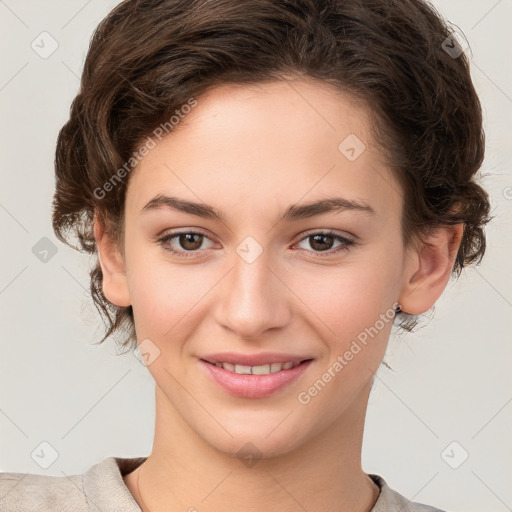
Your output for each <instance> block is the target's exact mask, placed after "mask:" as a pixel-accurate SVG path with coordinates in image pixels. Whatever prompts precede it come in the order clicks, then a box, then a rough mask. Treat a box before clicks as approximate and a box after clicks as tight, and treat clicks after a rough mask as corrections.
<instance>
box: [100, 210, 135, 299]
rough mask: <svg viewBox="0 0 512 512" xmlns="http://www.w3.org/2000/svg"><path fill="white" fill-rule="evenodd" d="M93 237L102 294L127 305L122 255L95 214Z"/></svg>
mask: <svg viewBox="0 0 512 512" xmlns="http://www.w3.org/2000/svg"><path fill="white" fill-rule="evenodd" d="M94 238H95V239H96V247H97V250H98V262H99V264H100V266H101V272H102V274H103V282H102V289H103V295H105V297H106V298H107V300H108V301H109V302H111V303H112V304H114V305H116V306H119V307H127V306H129V305H130V304H131V301H130V293H129V290H128V283H127V280H126V271H125V265H124V261H123V257H122V255H121V253H120V251H119V248H118V247H117V245H116V244H115V242H114V241H113V240H111V239H110V237H109V236H108V235H107V234H106V233H105V231H104V229H103V226H102V225H101V222H100V221H99V220H98V218H97V217H96V216H95V217H94Z"/></svg>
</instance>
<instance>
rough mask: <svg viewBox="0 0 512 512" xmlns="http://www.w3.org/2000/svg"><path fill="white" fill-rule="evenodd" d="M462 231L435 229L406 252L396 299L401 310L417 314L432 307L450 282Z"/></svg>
mask: <svg viewBox="0 0 512 512" xmlns="http://www.w3.org/2000/svg"><path fill="white" fill-rule="evenodd" d="M463 232H464V224H457V225H455V226H443V227H439V228H435V229H434V231H433V232H432V233H431V234H429V235H428V237H427V239H426V240H423V241H422V242H420V243H419V246H417V247H416V248H411V249H410V251H409V254H408V256H407V260H406V265H405V267H406V271H405V274H404V283H403V285H402V289H401V292H400V296H399V299H398V303H399V304H400V308H401V309H402V311H404V312H406V313H409V314H411V315H419V314H421V313H425V312H426V311H428V310H429V309H431V308H432V307H433V306H434V304H435V303H436V301H437V299H439V297H440V296H441V294H442V293H443V290H444V289H445V288H446V285H447V284H448V281H449V279H450V275H451V272H452V269H453V265H454V263H455V258H456V257H457V252H458V250H459V246H460V243H461V240H462V235H463Z"/></svg>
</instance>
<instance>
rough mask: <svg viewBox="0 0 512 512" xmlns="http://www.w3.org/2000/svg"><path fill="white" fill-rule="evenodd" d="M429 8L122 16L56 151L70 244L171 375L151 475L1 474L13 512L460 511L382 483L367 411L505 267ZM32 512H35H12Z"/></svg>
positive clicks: (469, 90) (103, 302) (285, 5)
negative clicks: (420, 322)
mask: <svg viewBox="0 0 512 512" xmlns="http://www.w3.org/2000/svg"><path fill="white" fill-rule="evenodd" d="M457 49H460V48H459V46H458V45H457V42H456V40H455V38H453V37H452V36H451V34H450V32H449V30H448V28H447V26H446V25H445V23H444V22H443V20H442V19H441V17H440V16H439V15H438V14H437V13H436V12H435V11H434V10H433V8H432V7H430V6H429V5H427V4H426V3H424V2H423V1H421V0H410V1H407V2H404V1H403V0H375V1H372V2H368V1H365V0H337V1H336V0H332V1H320V0H282V1H275V0H240V1H237V2H233V1H232V0H216V1H203V0H198V1H193V2H191V1H189V0H158V1H155V0H125V1H123V2H121V3H120V4H119V5H118V6H117V7H116V8H115V9H114V10H113V11H112V12H111V13H110V14H109V15H108V16H107V18H105V20H103V21H102V23H101V24H100V25H99V27H98V29H97V30H96V32H95V34H94V37H93V39H92V41H91V46H90V49H89V52H88V55H87V59H86V62H85V67H84V71H83V75H82V82H81V88H80V91H79V94H78V95H77V97H76V98H75V100H74V102H73V104H72V108H71V115H70V119H69V121H68V122H67V123H66V124H65V126H64V127H63V128H62V130H61V132H60V134H59V137H58V143H57V153H56V178H57V181H56V192H55V198H54V213H53V223H54V224H53V225H54V229H55V233H56V234H57V236H58V237H59V238H60V239H61V240H62V241H63V242H66V243H70V242H69V240H70V237H69V232H70V231H71V233H74V234H75V235H77V236H78V240H79V244H80V249H82V250H84V251H87V252H89V253H91V254H93V255H97V265H96V266H95V268H94V269H93V271H92V272H91V290H92V295H93V298H94V300H95V302H96V304H97V306H98V308H99V311H100V312H101V313H103V314H104V315H105V318H106V319H107V321H108V322H109V326H108V330H107V332H106V335H105V337H104V338H103V340H102V341H104V340H105V339H106V338H107V337H108V336H110V335H112V334H114V333H122V334H124V335H125V341H124V343H123V346H124V347H126V348H127V349H129V350H132V349H138V350H139V351H140V354H141V359H142V361H143V362H144V364H146V366H147V369H148V370H149V372H150V374H151V375H152V377H153V378H154V380H155V383H156V386H155V389H156V396H155V399H156V425H155V435H154V442H153V449H152V452H151V454H150V455H149V456H148V457H141V458H137V459H133V458H120V457H109V458H107V459H105V460H103V461H101V462H99V463H98V464H96V465H95V466H93V467H91V468H90V469H89V470H88V471H86V472H85V473H84V474H83V475H74V476H72V477H71V478H60V477H48V476H42V475H21V474H16V473H4V474H2V475H1V478H0V487H1V490H2V495H3V496H4V500H3V502H2V505H1V506H0V509H1V510H2V511H4V510H5V511H7V510H9V511H10V510H24V511H28V510H102V511H107V510H109V511H114V510H115V511H123V512H137V511H140V510H142V511H143V512H160V511H164V510H165V511H166V512H178V511H196V510H197V511H205V512H206V511H212V512H213V511H232V510H242V509H243V510H245V511H247V512H251V511H253V512H256V511H269V510H280V511H297V510H307V511H308V512H320V511H322V512H325V511H333V512H334V511H336V512H369V511H373V512H384V511H397V512H398V511H406V510H409V511H423V510H425V511H426V510H439V509H434V508H432V507H428V506H426V505H421V504H418V503H412V502H409V501H408V500H407V499H406V498H405V497H403V496H402V495H400V494H399V493H398V492H396V491H394V490H392V489H391V488H390V487H389V486H388V485H387V484H386V481H385V480H384V478H383V477H382V476H379V475H374V474H366V473H365V472H364V471H363V469H362V467H361V448H362V446H361V445H362V436H363V429H364V420H365V414H366V409H367V403H368V396H369V393H370V390H371V387H372V383H373V378H374V374H375V372H376V371H377V369H378V368H379V366H380V364H381V362H382V358H383V356H384V353H385V350H386V346H387V343H388V339H389V335H390V331H391V328H392V326H393V324H394V323H400V324H401V325H402V327H404V328H406V329H412V327H413V325H414V322H415V318H416V315H420V314H422V313H424V312H427V311H429V310H430V309H431V308H432V306H433V305H434V304H435V302H436V301H437V299H438V298H439V297H440V295H441V294H442V292H443V290H444V288H445V287H446V284H447V283H448V281H449V278H450V276H451V275H457V274H458V273H459V272H460V271H461V269H462V268H463V267H465V266H467V265H469V264H471V263H478V262H479V260H480V259H481V257H482V256H483V254H484V249H485V238H484V233H483V226H484V225H485V223H486V222H487V221H488V213H489V202H488V197H487V194H486V193H485V192H484V191H483V190H482V188H481V187H480V186H479V185H478V184H477V183H476V182H475V181H474V176H475V173H476V172H477V170H478V169H479V167H480V165H481V162H482V159H483V152H484V141H483V133H482V125H481V110H480V104H479V100H478V98H477V96H476V94H475V90H474V88H473V85H472V82H471V79H470V73H469V65H468V61H467V59H466V57H465V55H464V53H461V52H458V51H457ZM16 507H18V508H16Z"/></svg>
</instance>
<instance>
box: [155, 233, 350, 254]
mask: <svg viewBox="0 0 512 512" xmlns="http://www.w3.org/2000/svg"><path fill="white" fill-rule="evenodd" d="M180 235H199V236H203V237H205V238H208V237H207V236H206V234H204V233H201V232H198V231H177V232H174V233H169V234H167V235H165V236H164V237H162V238H160V239H159V240H158V241H157V242H158V244H159V245H161V246H162V247H163V248H164V249H165V250H166V251H169V252H171V253H173V254H175V255H177V256H178V257H180V258H192V257H194V256H195V255H196V254H197V253H198V252H200V251H199V250H196V251H177V250H176V249H173V248H172V247H171V246H170V245H169V243H168V242H169V241H170V240H172V239H174V238H177V237H179V236H180ZM316 235H326V236H332V237H333V238H334V240H335V241H338V242H342V245H341V246H340V247H338V248H336V249H329V250H327V251H310V250H306V249H299V251H300V252H313V253H315V254H316V255H317V256H319V257H320V258H322V257H327V256H332V255H333V254H336V253H338V252H342V251H348V250H349V249H350V246H351V245H353V244H354V240H351V239H350V238H347V237H344V236H341V235H338V234H337V233H336V232H334V231H332V230H325V231H315V232H312V233H308V234H307V235H306V236H304V237H302V238H301V239H300V240H299V241H298V242H297V244H298V243H300V242H302V241H303V240H306V239H308V238H311V237H313V236H316ZM208 239H209V238H208ZM295 245H296V244H295Z"/></svg>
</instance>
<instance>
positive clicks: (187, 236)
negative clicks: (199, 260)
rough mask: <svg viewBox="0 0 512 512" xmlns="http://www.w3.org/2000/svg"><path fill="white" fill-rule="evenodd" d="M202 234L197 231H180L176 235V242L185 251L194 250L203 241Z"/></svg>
mask: <svg viewBox="0 0 512 512" xmlns="http://www.w3.org/2000/svg"><path fill="white" fill-rule="evenodd" d="M203 238H204V237H203V235H200V234H198V233H182V234H181V235H178V243H179V245H180V247H182V248H183V249H185V250H187V251H196V250H197V249H199V248H200V247H201V244H202V243H203Z"/></svg>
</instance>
